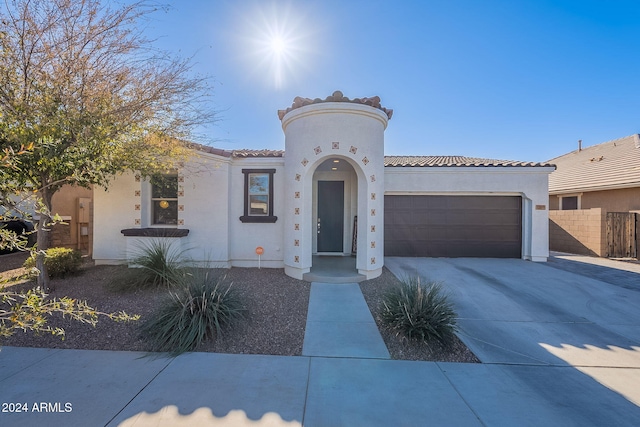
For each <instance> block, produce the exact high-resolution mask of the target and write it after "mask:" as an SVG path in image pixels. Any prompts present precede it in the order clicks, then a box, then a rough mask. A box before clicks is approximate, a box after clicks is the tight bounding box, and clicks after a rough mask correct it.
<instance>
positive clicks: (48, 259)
mask: <svg viewBox="0 0 640 427" xmlns="http://www.w3.org/2000/svg"><path fill="white" fill-rule="evenodd" d="M44 265H45V266H46V267H47V271H48V272H49V277H51V278H57V277H65V276H66V275H67V274H73V273H76V272H77V271H78V270H79V269H80V266H81V265H82V254H81V253H80V251H77V250H75V249H69V248H50V249H47V250H46V251H45V257H44ZM35 266H36V258H35V254H32V255H31V256H30V257H29V258H27V259H26V261H25V262H24V264H23V267H25V268H34V267H35Z"/></svg>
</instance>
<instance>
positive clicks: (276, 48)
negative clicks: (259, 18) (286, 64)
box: [271, 36, 287, 55]
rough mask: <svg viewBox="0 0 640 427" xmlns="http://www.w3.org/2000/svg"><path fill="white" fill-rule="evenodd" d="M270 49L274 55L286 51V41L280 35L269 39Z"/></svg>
mask: <svg viewBox="0 0 640 427" xmlns="http://www.w3.org/2000/svg"><path fill="white" fill-rule="evenodd" d="M271 49H272V50H273V52H274V53H275V54H276V55H281V54H283V53H285V52H286V49H287V42H286V41H285V40H284V39H283V38H281V37H278V36H276V37H274V38H272V39H271Z"/></svg>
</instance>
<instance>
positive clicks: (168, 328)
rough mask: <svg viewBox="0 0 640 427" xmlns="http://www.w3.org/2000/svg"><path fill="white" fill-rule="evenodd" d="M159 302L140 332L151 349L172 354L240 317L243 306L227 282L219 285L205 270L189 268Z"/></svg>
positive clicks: (190, 347)
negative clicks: (190, 270) (180, 281)
mask: <svg viewBox="0 0 640 427" xmlns="http://www.w3.org/2000/svg"><path fill="white" fill-rule="evenodd" d="M183 277H184V280H183V283H181V284H180V285H179V286H178V287H177V288H176V289H175V290H170V291H169V296H168V297H167V298H166V299H165V301H163V302H162V303H161V304H160V307H159V308H158V309H157V310H156V311H155V312H154V314H153V315H152V317H151V318H149V319H148V320H147V321H146V322H145V323H143V324H142V326H141V330H142V333H143V334H144V335H145V336H146V337H147V338H148V339H149V340H150V341H151V345H152V350H153V351H161V352H169V353H171V354H172V355H177V354H180V353H184V352H185V351H193V350H195V349H196V348H197V347H198V346H199V345H200V344H202V343H203V342H204V341H205V340H206V339H207V338H210V339H214V340H215V338H216V337H217V336H220V335H221V334H222V330H223V329H224V328H226V327H228V326H230V325H231V324H232V323H233V322H234V321H235V320H237V319H239V318H241V317H242V316H243V311H244V307H243V305H242V302H241V300H240V298H239V295H238V293H237V292H236V291H235V289H234V288H232V287H231V284H229V285H228V286H227V285H223V282H224V276H223V277H218V278H216V277H215V276H214V275H213V274H212V273H211V272H209V271H207V270H204V271H203V270H193V271H192V272H191V273H189V274H187V275H185V276H183Z"/></svg>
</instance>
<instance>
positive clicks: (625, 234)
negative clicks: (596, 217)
mask: <svg viewBox="0 0 640 427" xmlns="http://www.w3.org/2000/svg"><path fill="white" fill-rule="evenodd" d="M606 223H607V257H610V258H637V257H638V237H639V236H637V229H638V214H636V213H633V212H607V220H606Z"/></svg>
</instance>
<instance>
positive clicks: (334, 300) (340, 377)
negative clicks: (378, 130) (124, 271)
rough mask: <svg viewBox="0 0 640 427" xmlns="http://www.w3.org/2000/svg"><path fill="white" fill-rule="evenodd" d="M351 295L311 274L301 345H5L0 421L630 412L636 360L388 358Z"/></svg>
mask: <svg viewBox="0 0 640 427" xmlns="http://www.w3.org/2000/svg"><path fill="white" fill-rule="evenodd" d="M361 299H362V294H361V292H360V291H359V287H358V286H357V285H355V286H351V285H326V284H316V283H314V284H313V285H312V294H311V297H310V302H309V312H308V319H307V322H308V323H307V332H308V333H307V335H306V336H305V343H304V346H303V354H304V356H299V357H290V356H265V355H241V354H233V355H232V354H217V353H187V354H183V355H181V356H178V357H175V358H164V357H163V358H151V357H144V356H145V354H144V353H137V352H112V351H89V350H56V349H38V348H16V347H4V348H2V350H1V351H0V403H2V408H0V425H2V426H30V427H31V426H37V425H42V426H143V427H147V426H302V425H304V426H308V427H318V426H327V427H335V426H422V425H433V426H527V425H530V426H541V425H544V426H571V425H575V426H589V425H593V426H602V425H615V426H637V425H640V406H639V405H640V394H639V393H638V391H637V387H636V385H637V384H640V369H637V368H632V367H631V368H620V367H616V368H608V367H607V368H605V367H597V366H596V367H584V366H569V365H540V364H537V365H530V364H512V363H484V364H465V363H440V362H411V361H400V360H389V359H388V357H389V356H388V352H387V353H386V354H385V351H386V348H384V343H383V342H382V340H381V338H380V335H379V333H377V335H376V334H375V333H371V331H370V327H371V323H372V322H373V319H372V318H371V314H370V313H369V312H368V310H366V312H365V311H363V310H362V308H363V307H362V304H365V308H366V303H364V300H362V301H361ZM367 315H368V316H367ZM337 330H347V331H348V333H345V334H343V335H341V334H339V333H337V332H336V331H337ZM376 332H377V330H376ZM332 334H335V335H332ZM349 334H351V335H349ZM342 339H344V340H345V342H350V344H351V346H349V345H347V346H346V349H347V350H345V347H342V345H343V344H344V343H342V344H340V345H338V344H339V343H340V341H341V340H342ZM354 342H356V343H357V342H360V343H361V344H362V345H355V346H354V345H353V343H354ZM380 344H382V347H383V348H381V347H380ZM631 350H632V349H630V351H631ZM595 371H597V374H598V375H594V372H595ZM621 377H622V378H624V380H625V381H623V382H622V383H625V384H627V383H628V384H631V385H632V386H630V388H629V390H619V393H618V392H614V391H612V390H610V389H609V388H607V387H606V386H605V385H603V384H606V381H602V379H605V380H610V381H612V382H613V383H616V384H619V383H621V381H620V378H621ZM595 378H599V379H600V380H601V381H602V383H600V382H598V381H596V380H595ZM625 396H626V397H625Z"/></svg>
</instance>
